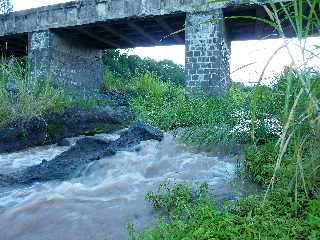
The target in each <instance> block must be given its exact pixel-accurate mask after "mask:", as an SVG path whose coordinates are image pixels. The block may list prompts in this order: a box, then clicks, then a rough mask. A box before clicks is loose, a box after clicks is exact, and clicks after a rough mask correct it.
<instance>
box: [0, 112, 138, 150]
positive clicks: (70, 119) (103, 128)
mask: <svg viewBox="0 0 320 240" xmlns="http://www.w3.org/2000/svg"><path fill="white" fill-rule="evenodd" d="M131 119H132V115H131V113H130V111H128V110H127V108H126V107H117V108H113V107H110V106H100V107H95V108H92V109H77V108H70V109H67V110H66V111H63V112H57V113H51V114H48V115H47V116H44V117H43V118H32V119H30V120H28V121H24V122H20V123H12V124H10V125H9V126H7V127H5V128H2V129H0V153H4V152H14V151H19V150H23V149H25V148H28V147H33V146H39V145H44V144H52V143H57V142H59V141H61V140H62V139H64V138H68V137H75V136H78V135H82V134H83V135H93V134H95V133H97V132H112V131H115V130H118V129H121V128H123V127H125V126H128V124H129V122H130V121H131Z"/></svg>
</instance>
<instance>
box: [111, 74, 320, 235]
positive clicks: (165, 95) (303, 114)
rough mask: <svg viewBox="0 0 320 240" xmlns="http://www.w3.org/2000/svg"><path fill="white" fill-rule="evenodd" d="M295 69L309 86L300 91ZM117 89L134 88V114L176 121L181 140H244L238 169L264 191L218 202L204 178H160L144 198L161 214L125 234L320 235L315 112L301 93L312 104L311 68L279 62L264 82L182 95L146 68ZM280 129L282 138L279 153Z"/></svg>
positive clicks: (165, 124) (319, 91)
mask: <svg viewBox="0 0 320 240" xmlns="http://www.w3.org/2000/svg"><path fill="white" fill-rule="evenodd" d="M301 74H303V77H304V79H305V80H306V82H307V83H308V86H309V90H310V91H309V92H303V91H301V89H303V86H302V84H301V81H300V79H299V76H300V75H301ZM106 83H107V85H106V87H108V86H109V87H110V88H111V89H114V86H112V82H108V81H106ZM121 89H122V90H123V88H121ZM125 90H126V91H129V92H134V93H135V94H134V97H133V98H132V99H131V101H130V107H131V109H132V110H133V112H134V113H135V116H136V118H137V119H139V120H141V121H144V122H148V123H150V124H152V125H154V126H157V127H159V128H161V129H163V130H165V131H168V130H171V131H175V130H177V129H180V128H181V129H183V130H184V131H183V134H182V136H181V140H182V141H184V142H185V143H187V144H193V145H196V146H199V145H200V146H205V145H211V144H215V143H221V142H224V143H240V144H244V145H245V169H244V172H243V174H244V175H245V176H246V177H248V178H250V179H251V180H252V181H253V182H255V183H257V184H259V185H261V187H262V188H264V189H265V190H268V194H266V195H261V196H250V197H247V198H244V199H241V200H240V201H236V202H228V203H226V206H225V207H224V208H223V209H218V208H217V207H216V204H215V202H214V196H212V195H211V193H208V192H207V190H206V188H205V185H203V186H200V187H199V189H198V190H194V189H193V190H192V189H191V188H190V187H188V186H186V185H183V184H172V185H170V184H169V185H168V184H163V185H161V186H160V188H159V189H158V190H157V191H155V192H153V193H150V194H148V195H147V197H146V199H147V200H148V201H150V202H151V203H152V204H153V206H154V207H155V209H157V210H159V211H160V212H161V213H162V215H161V217H160V218H159V219H158V220H157V222H156V223H155V224H153V225H152V226H150V227H149V228H147V229H146V230H145V231H143V232H140V233H138V232H135V230H134V226H132V225H131V226H130V227H129V232H130V233H131V236H132V238H133V239H319V238H320V215H319V213H320V212H319V210H320V196H319V187H320V150H319V149H320V146H319V144H320V119H319V113H318V112H317V109H316V106H314V105H313V103H312V102H310V99H309V94H312V95H313V96H314V97H315V98H316V99H317V103H319V100H318V99H319V98H320V73H319V72H318V71H315V70H312V69H308V71H305V72H301V70H299V69H286V70H285V71H284V72H283V73H282V74H281V75H280V76H278V77H276V78H275V81H274V84H273V85H272V86H270V87H268V86H255V87H246V86H244V85H242V84H239V83H231V86H230V89H229V91H228V92H227V93H226V95H225V96H224V97H206V96H201V95H198V96H197V95H196V96H194V97H192V98H189V97H188V96H187V95H186V92H185V90H184V88H182V87H181V86H179V85H175V84H174V83H171V82H162V81H161V80H160V79H159V78H157V77H156V76H154V75H152V74H150V73H145V74H141V75H138V76H135V77H133V78H131V79H130V80H129V82H128V84H127V85H126V88H125ZM297 99H298V100H297ZM253 102H254V103H255V105H254V107H253V105H252V103H253ZM253 112H254V113H253ZM288 118H289V119H290V123H289V124H288ZM253 123H254V124H253ZM285 131H289V132H290V138H289V139H286V140H285V141H286V142H285V144H286V147H287V148H286V149H285V150H284V152H280V153H279V150H280V149H281V141H282V138H283V134H284V132H285ZM179 132H181V131H179ZM253 132H254V136H255V137H254V138H253V137H252V133H253ZM280 154H281V155H280ZM279 157H281V163H280V165H279V166H278V169H277V162H278V161H279ZM275 169H276V170H275ZM270 180H272V181H273V182H270ZM270 184H272V185H273V186H272V187H271V188H270ZM199 191H200V193H199Z"/></svg>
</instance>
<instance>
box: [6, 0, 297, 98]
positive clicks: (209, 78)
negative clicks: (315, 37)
mask: <svg viewBox="0 0 320 240" xmlns="http://www.w3.org/2000/svg"><path fill="white" fill-rule="evenodd" d="M280 1H281V0H280ZM206 2H207V0H78V1H73V2H67V3H63V4H56V5H52V6H46V7H40V8H35V9H30V10H25V11H20V12H14V13H11V14H8V15H1V16H0V46H1V50H2V53H3V54H5V55H16V56H23V55H28V56H29V63H30V65H31V69H32V73H33V74H34V75H36V76H38V75H44V74H45V73H47V74H48V73H49V72H50V73H51V75H52V76H53V78H54V80H55V81H60V80H63V82H71V83H72V84H74V85H79V86H85V87H86V88H97V87H98V84H99V82H101V73H100V72H101V59H100V57H101V54H100V50H101V49H111V48H131V47H141V46H156V45H174V44H185V45H186V76H187V85H188V88H189V89H190V90H192V89H193V88H194V87H197V86H198V85H199V84H198V83H201V84H200V85H201V88H202V89H205V91H206V92H208V93H209V94H211V95H216V94H219V92H221V93H222V92H223V91H224V89H225V88H226V87H227V84H228V80H227V79H228V74H229V73H228V71H229V60H228V59H229V51H230V49H229V46H230V42H231V41H234V40H248V39H259V38H263V37H266V36H268V37H275V35H272V34H273V29H272V28H270V26H267V25H264V24H261V23H260V22H257V21H255V20H253V19H242V20H238V19H237V20H228V21H221V20H220V21H218V22H217V23H214V24H210V25H204V24H202V23H203V22H205V21H209V20H212V18H221V19H222V18H223V17H228V16H234V15H237V16H238V15H242V16H257V17H266V16H267V15H266V13H265V12H264V11H263V9H262V8H261V6H259V5H252V4H247V2H248V1H228V3H213V4H206ZM260 2H261V3H263V2H265V1H260ZM182 29H185V31H181V30H182ZM176 31H179V33H177V34H174V35H172V36H168V35H170V34H171V33H174V32H176ZM287 32H288V35H290V34H291V33H292V31H287ZM49 66H50V69H49ZM75 66H78V67H75ZM91 78H94V79H95V80H92V79H91ZM58 79H60V80H58ZM88 79H90V80H88ZM75 81H77V83H75ZM88 82H91V83H90V84H89V85H91V86H88V84H87V83H88ZM92 84H93V85H92Z"/></svg>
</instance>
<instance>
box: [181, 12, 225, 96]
mask: <svg viewBox="0 0 320 240" xmlns="http://www.w3.org/2000/svg"><path fill="white" fill-rule="evenodd" d="M185 29H186V30H185V39H186V40H185V47H186V61H185V73H186V87H187V92H188V93H189V94H192V93H205V94H207V95H211V96H219V95H223V94H224V92H225V91H226V89H227V88H228V85H229V82H230V46H231V45H230V41H228V39H227V35H226V31H225V23H224V20H223V13H222V10H221V9H217V10H214V11H210V12H200V13H189V14H187V17H186V24H185Z"/></svg>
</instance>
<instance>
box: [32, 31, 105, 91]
mask: <svg viewBox="0 0 320 240" xmlns="http://www.w3.org/2000/svg"><path fill="white" fill-rule="evenodd" d="M28 65H29V74H30V75H31V78H35V79H36V80H37V81H39V80H41V79H48V78H49V79H50V81H52V83H53V85H54V86H57V87H61V88H63V89H70V90H75V91H79V92H92V91H99V89H101V87H102V51H101V50H100V49H97V48H95V47H94V46H91V45H90V44H85V43H83V42H82V41H81V39H74V38H71V37H68V36H67V35H64V34H61V33H58V32H55V31H53V30H46V31H38V32H31V33H29V34H28Z"/></svg>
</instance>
